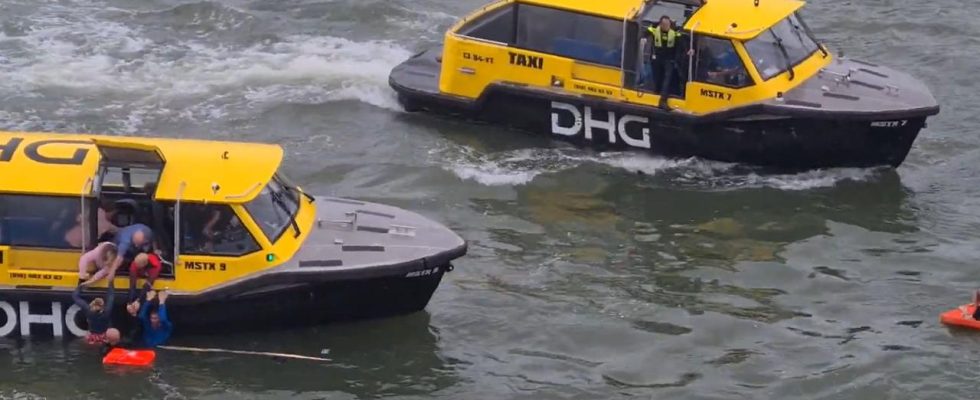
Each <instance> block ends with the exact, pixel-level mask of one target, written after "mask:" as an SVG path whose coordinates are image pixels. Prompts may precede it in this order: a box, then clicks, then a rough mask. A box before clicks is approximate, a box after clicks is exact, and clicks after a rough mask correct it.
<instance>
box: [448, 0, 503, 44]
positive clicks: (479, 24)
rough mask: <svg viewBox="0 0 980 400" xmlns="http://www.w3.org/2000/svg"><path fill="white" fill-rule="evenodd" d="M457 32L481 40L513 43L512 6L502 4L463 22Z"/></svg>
mask: <svg viewBox="0 0 980 400" xmlns="http://www.w3.org/2000/svg"><path fill="white" fill-rule="evenodd" d="M456 33H457V34H459V35H462V36H466V37H471V38H476V39H483V40H490V41H494V42H500V43H506V44H511V43H514V6H513V5H509V6H504V7H500V8H497V9H496V10H493V11H490V12H488V13H486V14H483V15H480V16H478V17H476V18H475V19H473V20H472V21H469V22H466V23H465V24H463V26H462V27H461V28H459V30H458V31H456Z"/></svg>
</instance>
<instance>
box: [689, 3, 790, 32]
mask: <svg viewBox="0 0 980 400" xmlns="http://www.w3.org/2000/svg"><path fill="white" fill-rule="evenodd" d="M755 1H756V0H709V1H708V3H707V4H706V5H705V6H703V7H701V9H700V10H698V12H696V13H694V15H693V16H692V17H691V19H689V20H688V21H687V23H685V24H684V29H685V30H691V29H694V31H695V32H700V33H706V34H709V35H714V36H721V37H727V38H732V39H739V40H746V39H751V38H754V37H756V36H758V35H759V34H760V33H762V32H764V31H765V30H766V29H769V27H771V26H773V25H775V24H776V23H778V22H779V21H781V20H783V19H784V18H786V17H788V16H789V15H790V14H792V13H793V12H794V11H796V10H798V9H800V8H801V7H803V5H804V4H806V3H805V2H803V1H798V0H761V1H760V2H759V6H758V7H756V6H755V4H754V2H755Z"/></svg>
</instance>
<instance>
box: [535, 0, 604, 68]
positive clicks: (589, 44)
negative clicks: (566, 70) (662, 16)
mask: <svg viewBox="0 0 980 400" xmlns="http://www.w3.org/2000/svg"><path fill="white" fill-rule="evenodd" d="M519 7H520V8H519V9H518V12H517V47H520V48H524V49H528V50H533V51H537V52H541V53H548V54H554V55H556V56H561V57H568V58H572V59H576V60H581V61H587V62H590V63H595V64H602V65H608V66H611V67H617V68H619V67H621V65H622V54H623V21H620V20H616V19H609V18H602V17H596V16H591V15H585V14H578V13H574V12H569V11H562V10H556V9H553V8H546V7H539V6H532V5H528V4H521V5H519Z"/></svg>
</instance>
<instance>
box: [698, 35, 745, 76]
mask: <svg viewBox="0 0 980 400" xmlns="http://www.w3.org/2000/svg"><path fill="white" fill-rule="evenodd" d="M697 49H698V51H697V55H696V57H697V61H696V63H697V64H696V66H695V74H694V76H695V78H696V79H695V80H697V81H698V82H705V83H710V84H713V85H719V86H727V87H732V88H742V87H746V86H750V85H752V78H750V77H749V74H748V73H747V72H746V70H745V64H743V63H742V59H741V58H740V57H739V56H738V53H737V52H736V51H735V46H734V45H732V42H731V41H730V40H727V39H718V38H713V37H707V36H701V37H699V38H698V40H697Z"/></svg>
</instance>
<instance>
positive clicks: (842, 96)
mask: <svg viewBox="0 0 980 400" xmlns="http://www.w3.org/2000/svg"><path fill="white" fill-rule="evenodd" d="M823 95H824V97H832V98H835V99H843V100H851V101H858V100H861V98H860V97H857V96H851V95H847V94H840V93H824V94H823Z"/></svg>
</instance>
